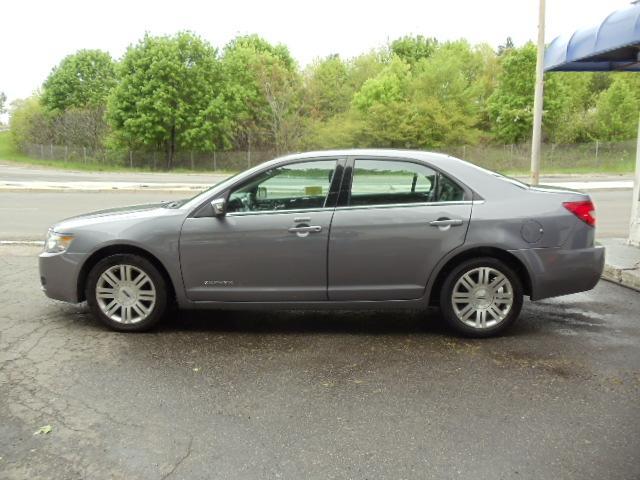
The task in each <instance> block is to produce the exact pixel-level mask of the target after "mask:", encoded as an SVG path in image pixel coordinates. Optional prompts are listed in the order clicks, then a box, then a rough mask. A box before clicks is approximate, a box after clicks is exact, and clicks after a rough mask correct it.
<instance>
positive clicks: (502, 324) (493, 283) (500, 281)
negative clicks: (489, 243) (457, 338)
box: [440, 257, 523, 338]
mask: <svg viewBox="0 0 640 480" xmlns="http://www.w3.org/2000/svg"><path fill="white" fill-rule="evenodd" d="M485 279H486V280H485ZM496 287H497V288H496ZM454 294H455V297H454ZM522 299H523V289H522V283H521V282H520V279H519V278H518V275H516V273H515V272H514V271H513V270H512V269H511V268H509V266H507V265H506V264H505V263H504V262H502V261H500V260H498V259H496V258H491V257H483V258H476V259H471V260H467V261H465V262H462V263H461V264H460V265H458V266H456V267H455V268H454V269H453V270H451V272H449V274H448V275H447V277H446V278H445V281H444V283H443V284H442V289H441V290H440V309H441V311H442V315H443V317H444V319H445V321H446V322H447V323H448V324H449V325H450V326H451V327H452V328H453V329H455V330H456V331H457V332H459V333H461V334H462V335H465V336H468V337H477V338H484V337H491V336H495V335H499V334H500V333H502V332H503V331H504V330H506V329H507V328H508V327H509V326H510V325H511V324H512V323H513V322H515V321H516V319H517V318H518V315H520V310H521V309H522ZM454 300H455V301H454ZM509 302H511V303H510V304H509ZM483 312H484V313H483ZM483 320H484V321H483Z"/></svg>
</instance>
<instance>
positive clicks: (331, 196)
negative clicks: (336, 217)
mask: <svg viewBox="0 0 640 480" xmlns="http://www.w3.org/2000/svg"><path fill="white" fill-rule="evenodd" d="M327 160H329V161H331V160H333V161H334V162H335V164H336V166H335V172H336V174H334V175H333V179H332V180H331V184H330V185H329V192H327V196H326V198H325V205H324V206H323V207H317V208H307V209H288V210H259V211H258V210H257V211H253V212H229V213H226V214H225V216H243V215H244V216H247V215H259V214H267V215H271V214H274V213H290V212H293V213H296V212H298V213H299V212H314V211H324V210H333V209H335V207H336V204H337V200H338V196H339V194H340V187H341V185H342V179H343V177H344V173H345V165H346V163H347V157H346V156H343V155H339V156H337V155H327V156H326V157H323V156H318V157H310V158H292V159H291V160H287V161H284V162H282V163H278V164H277V165H275V166H273V165H272V166H271V167H265V168H262V169H260V170H258V171H256V172H255V173H254V174H253V175H251V176H250V177H247V178H243V179H242V180H239V181H237V182H235V183H233V184H232V185H229V186H228V187H227V189H226V190H224V191H222V192H219V193H217V194H215V195H211V196H210V197H208V198H207V199H206V200H205V201H203V202H202V203H201V204H199V205H198V206H197V207H195V208H193V209H192V210H191V212H190V213H189V215H188V216H187V218H200V217H206V218H209V217H210V215H200V213H201V211H202V209H203V208H206V207H207V205H209V204H210V203H211V201H212V200H215V199H216V198H224V199H225V201H227V202H228V201H229V196H230V195H231V192H233V191H235V190H237V189H238V188H241V187H242V186H244V185H246V184H248V183H250V182H251V181H252V180H253V179H254V178H255V177H256V176H258V175H260V174H262V173H263V172H264V171H265V170H268V169H269V168H279V167H284V166H286V165H292V164H296V163H308V162H318V161H327ZM330 200H331V201H332V202H333V206H330V205H327V204H328V203H329V201H330Z"/></svg>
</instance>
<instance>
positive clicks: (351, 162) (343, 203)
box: [336, 155, 474, 210]
mask: <svg viewBox="0 0 640 480" xmlns="http://www.w3.org/2000/svg"><path fill="white" fill-rule="evenodd" d="M358 160H374V161H378V160H379V161H392V162H404V163H413V164H415V165H419V166H422V167H427V168H430V169H431V170H433V171H434V172H436V173H437V174H439V175H444V176H445V177H447V178H448V179H449V180H451V181H452V182H454V183H455V184H456V185H458V186H459V187H460V188H461V189H462V191H463V192H464V196H463V199H462V200H455V201H447V202H416V203H380V204H377V205H350V203H351V187H352V185H353V177H354V171H355V163H356V161H358ZM345 170H346V171H348V172H349V175H348V176H347V175H346V171H345V182H347V184H348V185H343V186H342V187H341V189H340V190H341V191H340V198H339V201H338V204H337V206H336V210H355V209H362V208H366V209H369V208H396V207H401V206H404V207H411V206H431V205H471V204H472V203H473V198H474V194H473V190H471V189H470V188H469V187H467V186H466V185H465V184H464V183H462V182H460V181H459V180H458V179H457V178H455V177H453V176H452V175H450V174H448V173H446V172H444V171H443V170H442V169H440V168H438V167H436V166H434V165H432V164H431V163H429V162H425V161H422V160H417V159H412V158H398V157H381V156H376V155H371V156H368V155H367V156H361V155H358V156H350V157H349V158H348V159H347V165H346V169H345ZM436 187H437V185H436ZM343 191H346V192H347V193H346V195H342V193H343Z"/></svg>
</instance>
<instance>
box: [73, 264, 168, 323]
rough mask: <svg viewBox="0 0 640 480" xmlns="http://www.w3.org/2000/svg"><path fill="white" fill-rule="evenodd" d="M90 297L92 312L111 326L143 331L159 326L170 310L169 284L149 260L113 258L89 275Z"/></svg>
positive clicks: (98, 266) (88, 291)
mask: <svg viewBox="0 0 640 480" xmlns="http://www.w3.org/2000/svg"><path fill="white" fill-rule="evenodd" d="M86 298H87V303H88V304H89V308H90V309H91V311H92V313H93V314H94V315H95V316H96V318H98V319H99V320H100V321H101V322H102V323H104V324H105V325H107V326H108V327H110V328H112V329H114V330H118V331H121V332H141V331H145V330H149V329H150V328H151V327H153V326H154V325H155V324H156V323H158V322H159V321H160V320H161V319H162V317H163V316H164V315H165V313H166V311H167V283H166V281H165V279H164V277H163V276H162V274H161V273H160V272H159V271H158V269H157V268H156V267H155V266H154V265H153V263H151V262H150V261H149V260H147V259H146V258H143V257H140V256H138V255H131V254H117V255H111V256H109V257H106V258H104V259H102V260H100V261H99V262H98V263H97V264H96V265H95V266H94V267H93V268H92V269H91V271H90V272H89V275H88V277H87V284H86Z"/></svg>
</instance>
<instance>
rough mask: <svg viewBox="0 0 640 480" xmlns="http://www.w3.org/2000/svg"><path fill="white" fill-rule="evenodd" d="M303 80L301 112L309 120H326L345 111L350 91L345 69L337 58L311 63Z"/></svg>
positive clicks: (346, 68) (345, 64)
mask: <svg viewBox="0 0 640 480" xmlns="http://www.w3.org/2000/svg"><path fill="white" fill-rule="evenodd" d="M304 80H305V86H304V91H305V111H306V113H307V115H309V116H310V117H311V118H314V119H320V120H327V119H328V118H330V117H332V116H334V115H337V114H339V113H343V112H345V111H347V110H348V109H349V104H350V102H351V98H352V96H353V93H354V89H353V87H352V85H350V83H349V66H348V64H347V63H345V62H343V61H342V59H341V58H340V57H339V56H338V55H331V56H329V57H327V58H325V59H322V60H317V61H316V62H314V63H313V64H312V65H311V66H310V67H309V68H307V70H306V72H305V79H304Z"/></svg>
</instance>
